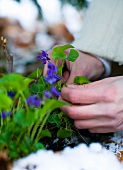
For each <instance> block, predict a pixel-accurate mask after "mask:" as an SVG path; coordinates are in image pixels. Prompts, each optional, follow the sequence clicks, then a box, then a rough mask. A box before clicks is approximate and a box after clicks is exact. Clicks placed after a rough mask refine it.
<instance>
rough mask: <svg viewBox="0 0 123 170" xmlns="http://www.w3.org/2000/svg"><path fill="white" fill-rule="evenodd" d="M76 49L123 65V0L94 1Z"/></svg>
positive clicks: (75, 42) (75, 44) (75, 43)
mask: <svg viewBox="0 0 123 170" xmlns="http://www.w3.org/2000/svg"><path fill="white" fill-rule="evenodd" d="M72 44H73V45H74V47H75V48H76V49H80V50H82V51H84V52H88V53H91V54H93V55H96V56H101V57H102V58H105V59H109V60H112V61H116V62H119V64H123V0H92V2H91V4H90V7H89V9H88V11H87V14H86V17H85V19H84V21H83V26H82V30H81V33H80V36H79V38H77V39H76V40H75V41H74V42H73V43H72Z"/></svg>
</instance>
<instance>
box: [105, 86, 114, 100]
mask: <svg viewBox="0 0 123 170" xmlns="http://www.w3.org/2000/svg"><path fill="white" fill-rule="evenodd" d="M102 97H103V100H104V101H105V102H113V101H114V100H115V98H116V88H115V87H114V86H110V87H108V88H106V89H105V90H104V92H103V96H102Z"/></svg>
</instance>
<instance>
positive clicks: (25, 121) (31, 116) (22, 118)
mask: <svg viewBox="0 0 123 170" xmlns="http://www.w3.org/2000/svg"><path fill="white" fill-rule="evenodd" d="M13 118H14V121H15V122H16V123H17V124H19V125H21V126H22V127H28V126H30V125H31V124H33V123H34V122H35V121H36V120H37V119H38V115H37V114H36V113H33V112H31V111H29V112H28V113H26V112H25V110H24V109H21V110H19V111H18V112H16V113H15V114H14V117H13Z"/></svg>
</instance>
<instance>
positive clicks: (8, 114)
mask: <svg viewBox="0 0 123 170" xmlns="http://www.w3.org/2000/svg"><path fill="white" fill-rule="evenodd" d="M10 114H11V112H2V113H1V117H2V119H5V118H6V117H7V116H10Z"/></svg>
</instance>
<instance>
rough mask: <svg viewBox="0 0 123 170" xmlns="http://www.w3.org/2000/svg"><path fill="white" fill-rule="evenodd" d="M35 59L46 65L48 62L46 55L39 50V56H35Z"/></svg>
mask: <svg viewBox="0 0 123 170" xmlns="http://www.w3.org/2000/svg"><path fill="white" fill-rule="evenodd" d="M37 59H38V60H41V61H42V63H43V64H46V62H47V61H48V60H50V58H49V57H48V54H47V52H46V51H44V50H41V55H40V56H37Z"/></svg>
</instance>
